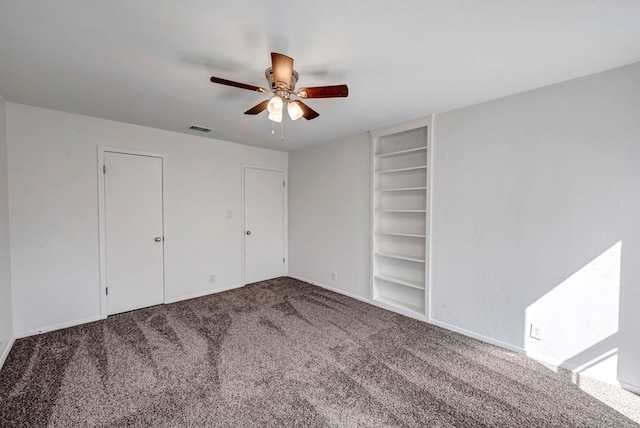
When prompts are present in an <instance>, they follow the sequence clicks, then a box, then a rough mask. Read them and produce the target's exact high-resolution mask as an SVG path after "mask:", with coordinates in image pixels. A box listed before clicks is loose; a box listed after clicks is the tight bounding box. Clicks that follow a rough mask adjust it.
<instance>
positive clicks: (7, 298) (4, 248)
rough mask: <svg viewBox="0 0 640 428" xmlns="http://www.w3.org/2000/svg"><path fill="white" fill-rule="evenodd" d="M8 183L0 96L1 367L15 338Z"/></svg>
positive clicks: (4, 105)
mask: <svg viewBox="0 0 640 428" xmlns="http://www.w3.org/2000/svg"><path fill="white" fill-rule="evenodd" d="M11 300H12V299H11V259H10V246H9V186H8V184H7V139H6V104H5V102H4V99H2V98H1V97H0V367H2V363H3V362H4V359H5V358H6V355H7V353H8V351H9V345H10V344H11V342H12V340H13V311H12V306H13V305H12V301H11Z"/></svg>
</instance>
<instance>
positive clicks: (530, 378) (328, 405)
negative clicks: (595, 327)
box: [0, 278, 638, 427]
mask: <svg viewBox="0 0 640 428" xmlns="http://www.w3.org/2000/svg"><path fill="white" fill-rule="evenodd" d="M0 426H2V427H40V426H43V427H44V426H53V427H74V426H100V427H103V426H104V427H126V426H153V427H191V426H211V427H218V426H220V427H235V426H237V427H289V426H305V427H307V426H309V427H314V426H318V427H326V426H345V427H351V426H353V427H356V426H357V427H382V426H398V427H426V426H438V427H449V426H451V427H483V426H501V427H630V426H638V425H636V424H635V423H634V422H632V421H631V420H629V419H627V418H625V417H624V416H622V415H621V414H619V413H617V412H616V411H614V410H612V409H611V408H609V407H607V406H605V405H604V404H602V403H601V402H600V401H598V400H596V399H594V398H593V397H591V396H589V395H588V394H586V393H584V392H582V391H581V390H580V389H578V388H577V387H576V386H575V385H574V384H573V383H571V381H570V376H569V374H568V373H567V372H564V371H560V372H559V373H555V372H553V371H551V370H549V369H547V368H546V367H544V366H542V365H540V364H538V363H536V362H534V361H532V360H530V359H528V358H526V357H523V356H521V355H517V354H514V353H511V352H508V351H505V350H503V349H500V348H496V347H493V346H491V345H487V344H484V343H481V342H478V341H475V340H473V339H469V338H466V337H463V336H460V335H457V334H455V333H451V332H449V331H447V330H443V329H440V328H438V327H434V326H431V325H428V324H425V323H421V322H418V321H415V320H412V319H409V318H406V317H402V316H400V315H397V314H394V313H391V312H388V311H384V310H382V309H379V308H376V307H373V306H370V305H367V304H365V303H362V302H359V301H356V300H353V299H350V298H348V297H344V296H341V295H338V294H335V293H332V292H330V291H326V290H323V289H321V288H317V287H315V286H312V285H309V284H306V283H303V282H300V281H297V280H294V279H291V278H279V279H275V280H271V281H265V282H261V283H257V284H252V285H248V286H246V287H244V288H241V289H237V290H233V291H228V292H225V293H220V294H215V295H211V296H207V297H202V298H198V299H193V300H188V301H184V302H179V303H174V304H170V305H162V306H156V307H153V308H148V309H143V310H139V311H134V312H130V313H126V314H122V315H117V316H113V317H109V318H108V319H106V320H104V321H99V322H95V323H91V324H85V325H82V326H78V327H73V328H68V329H65V330H59V331H55V332H51V333H47V334H42V335H39V336H34V337H29V338H25V339H20V340H18V341H17V342H16V343H15V345H14V347H13V349H12V351H11V353H10V354H9V357H8V359H7V361H6V363H5V366H4V367H3V369H2V371H1V372H0Z"/></svg>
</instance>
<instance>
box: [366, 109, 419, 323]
mask: <svg viewBox="0 0 640 428" xmlns="http://www.w3.org/2000/svg"><path fill="white" fill-rule="evenodd" d="M429 126H430V122H429V121H428V120H426V119H425V120H422V121H413V122H412V123H407V124H404V125H399V126H395V127H391V128H387V129H384V130H380V131H374V132H372V133H371V135H372V154H373V159H372V171H373V180H372V184H373V188H372V191H373V230H372V242H373V246H372V248H373V254H372V274H371V296H372V301H373V303H374V304H376V305H378V306H382V307H384V308H387V309H390V310H393V311H396V312H399V313H402V314H405V315H408V316H412V317H414V318H419V319H424V318H426V317H427V315H428V314H427V311H426V308H428V305H427V297H428V293H427V282H428V281H427V278H428V268H429V266H428V260H429V245H428V242H429V239H428V238H429V237H428V227H427V225H428V213H429V211H428V210H429V207H428V190H429V189H428V186H429V180H428V172H429V163H428V153H429V150H428V129H429Z"/></svg>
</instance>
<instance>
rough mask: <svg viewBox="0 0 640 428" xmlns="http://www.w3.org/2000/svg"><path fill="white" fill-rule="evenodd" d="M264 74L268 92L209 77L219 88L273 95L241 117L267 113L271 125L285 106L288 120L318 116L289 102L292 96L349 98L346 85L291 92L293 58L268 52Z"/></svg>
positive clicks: (294, 75) (302, 105)
mask: <svg viewBox="0 0 640 428" xmlns="http://www.w3.org/2000/svg"><path fill="white" fill-rule="evenodd" d="M264 75H265V76H266V78H267V81H268V82H269V89H265V88H261V87H259V86H253V85H248V84H246V83H239V82H234V81H232V80H227V79H222V78H220V77H215V76H211V81H212V82H213V83H219V84H221V85H228V86H234V87H236V88H241V89H248V90H250V91H257V92H262V93H265V94H266V93H269V92H271V93H273V94H274V96H273V97H272V98H271V99H269V100H264V101H262V102H261V103H260V104H258V105H256V106H254V107H252V108H250V109H249V110H247V111H245V112H244V114H253V115H255V114H258V113H261V112H263V111H264V110H267V111H268V112H269V119H270V120H272V121H274V122H282V111H283V110H284V106H285V105H286V106H287V111H288V112H289V117H290V118H291V119H292V120H297V119H300V118H301V117H304V118H305V119H307V120H311V119H315V118H316V117H318V116H320V114H319V113H317V112H316V111H314V110H313V109H312V108H311V107H309V106H307V105H306V104H305V103H303V102H302V101H300V100H294V99H292V96H296V97H299V98H304V99H309V98H338V97H346V96H348V95H349V88H348V87H347V85H334V86H315V87H311V88H302V89H298V90H297V91H296V90H295V88H296V83H297V82H298V72H297V71H295V70H294V69H293V58H290V57H288V56H286V55H283V54H279V53H276V52H271V67H269V68H267V69H266V70H265V72H264Z"/></svg>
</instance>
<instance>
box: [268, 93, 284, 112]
mask: <svg viewBox="0 0 640 428" xmlns="http://www.w3.org/2000/svg"><path fill="white" fill-rule="evenodd" d="M267 111H268V112H269V113H271V114H276V113H278V112H280V115H282V98H280V97H279V96H277V95H276V96H275V97H273V98H271V100H269V104H267Z"/></svg>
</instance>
